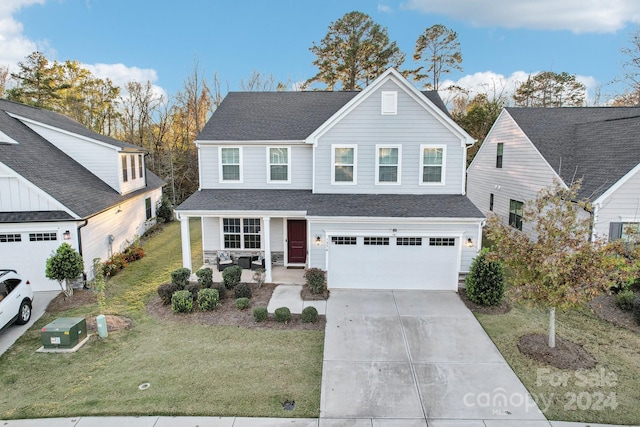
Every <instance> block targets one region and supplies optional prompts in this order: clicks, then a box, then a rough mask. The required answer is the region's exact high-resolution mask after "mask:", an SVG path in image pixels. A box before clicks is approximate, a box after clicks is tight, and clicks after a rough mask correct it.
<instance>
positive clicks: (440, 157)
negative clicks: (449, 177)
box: [420, 145, 446, 184]
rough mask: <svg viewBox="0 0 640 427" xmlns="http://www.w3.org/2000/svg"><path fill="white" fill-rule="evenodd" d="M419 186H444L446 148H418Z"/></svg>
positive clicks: (428, 146)
mask: <svg viewBox="0 0 640 427" xmlns="http://www.w3.org/2000/svg"><path fill="white" fill-rule="evenodd" d="M420 151H421V153H420V169H421V172H420V175H421V178H420V184H444V167H445V153H446V146H444V145H422V146H420Z"/></svg>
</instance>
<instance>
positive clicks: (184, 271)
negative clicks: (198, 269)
mask: <svg viewBox="0 0 640 427" xmlns="http://www.w3.org/2000/svg"><path fill="white" fill-rule="evenodd" d="M189 277H191V270H189V269H188V268H179V269H177V270H173V271H172V272H171V283H174V284H176V285H178V287H179V288H180V289H184V287H185V286H187V283H189Z"/></svg>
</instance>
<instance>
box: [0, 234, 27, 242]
mask: <svg viewBox="0 0 640 427" xmlns="http://www.w3.org/2000/svg"><path fill="white" fill-rule="evenodd" d="M14 242H22V234H20V233H4V234H0V243H14Z"/></svg>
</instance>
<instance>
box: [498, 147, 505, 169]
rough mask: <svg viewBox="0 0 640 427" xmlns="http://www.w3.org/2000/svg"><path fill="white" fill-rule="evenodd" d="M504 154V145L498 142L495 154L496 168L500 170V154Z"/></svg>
mask: <svg viewBox="0 0 640 427" xmlns="http://www.w3.org/2000/svg"><path fill="white" fill-rule="evenodd" d="M503 153H504V144H503V143H502V142H498V147H497V153H496V167H497V168H502V154H503Z"/></svg>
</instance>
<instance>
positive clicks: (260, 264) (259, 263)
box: [251, 252, 264, 270]
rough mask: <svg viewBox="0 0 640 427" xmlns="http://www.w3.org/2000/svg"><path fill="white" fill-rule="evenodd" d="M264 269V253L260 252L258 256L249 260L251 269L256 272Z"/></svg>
mask: <svg viewBox="0 0 640 427" xmlns="http://www.w3.org/2000/svg"><path fill="white" fill-rule="evenodd" d="M259 268H264V252H260V255H258V256H254V257H252V258H251V269H252V270H257V269H259Z"/></svg>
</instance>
